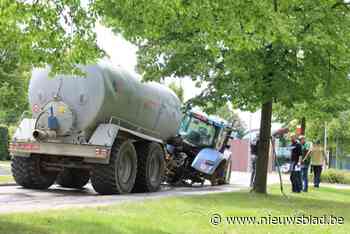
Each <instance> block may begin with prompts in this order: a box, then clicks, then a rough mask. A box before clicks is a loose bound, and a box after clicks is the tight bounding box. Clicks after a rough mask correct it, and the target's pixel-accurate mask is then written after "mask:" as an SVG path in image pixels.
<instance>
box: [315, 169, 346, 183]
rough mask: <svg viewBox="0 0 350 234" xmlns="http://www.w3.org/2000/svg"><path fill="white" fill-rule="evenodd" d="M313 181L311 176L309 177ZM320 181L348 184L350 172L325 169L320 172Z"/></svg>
mask: <svg viewBox="0 0 350 234" xmlns="http://www.w3.org/2000/svg"><path fill="white" fill-rule="evenodd" d="M310 180H311V181H313V175H311V176H310ZM321 181H322V182H325V183H331V184H350V172H349V171H344V170H337V169H327V170H324V171H322V174H321Z"/></svg>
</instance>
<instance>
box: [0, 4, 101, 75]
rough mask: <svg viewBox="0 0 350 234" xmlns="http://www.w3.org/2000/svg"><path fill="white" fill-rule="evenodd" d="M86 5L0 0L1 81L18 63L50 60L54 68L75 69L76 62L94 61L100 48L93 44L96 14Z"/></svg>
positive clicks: (54, 69)
mask: <svg viewBox="0 0 350 234" xmlns="http://www.w3.org/2000/svg"><path fill="white" fill-rule="evenodd" d="M86 2H87V3H88V2H89V1H86ZM89 8H90V4H89V3H88V4H82V3H81V1H75V0H64V1H63V0H62V1H61V0H55V1H45V0H35V1H13V0H2V1H1V2H0V76H1V77H0V79H1V80H0V81H3V79H4V75H5V74H11V73H12V72H13V71H14V70H16V69H17V68H18V66H22V67H23V66H27V68H29V69H30V68H31V67H32V66H45V65H47V64H50V65H52V71H53V72H62V71H64V72H72V71H78V70H77V68H76V67H75V66H74V65H75V64H77V63H83V64H86V63H89V62H94V61H95V59H96V58H97V57H99V56H101V55H102V52H101V50H99V49H98V47H97V46H96V38H95V33H94V26H95V20H96V15H94V13H93V11H92V10H89Z"/></svg>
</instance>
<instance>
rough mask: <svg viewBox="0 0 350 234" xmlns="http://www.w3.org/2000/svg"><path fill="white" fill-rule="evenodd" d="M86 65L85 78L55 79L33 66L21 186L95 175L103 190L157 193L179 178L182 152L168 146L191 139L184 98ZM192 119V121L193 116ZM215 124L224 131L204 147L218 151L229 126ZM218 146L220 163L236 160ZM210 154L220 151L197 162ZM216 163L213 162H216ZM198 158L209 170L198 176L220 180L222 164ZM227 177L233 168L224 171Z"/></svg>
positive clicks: (75, 183) (19, 164) (19, 167)
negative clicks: (174, 165) (178, 161)
mask: <svg viewBox="0 0 350 234" xmlns="http://www.w3.org/2000/svg"><path fill="white" fill-rule="evenodd" d="M80 68H81V69H82V71H83V72H85V74H86V77H76V76H64V75H57V76H56V77H55V78H50V77H49V72H50V70H49V69H48V68H47V69H34V70H33V72H32V78H31V80H30V84H29V103H30V107H31V110H32V115H31V117H30V118H23V119H22V121H21V123H20V125H19V126H18V128H17V130H16V132H15V134H14V137H13V139H12V142H11V144H10V152H11V155H12V174H13V177H14V179H15V181H16V182H17V184H19V185H21V186H23V187H25V188H31V189H46V188H48V187H50V186H51V185H52V184H53V183H55V182H56V183H57V184H59V185H60V186H62V187H68V188H77V189H79V188H82V187H84V186H85V185H86V184H87V183H88V181H89V180H91V184H92V186H93V188H94V189H95V191H96V192H98V193H99V194H121V193H129V192H153V191H157V190H158V189H159V188H160V184H161V182H163V181H172V176H174V175H173V174H171V173H170V174H169V171H170V170H169V169H167V167H168V166H167V165H168V164H169V160H170V161H176V159H174V160H171V159H172V158H176V155H175V153H173V151H168V149H169V148H171V146H172V145H169V142H173V141H174V139H178V138H179V137H180V139H183V140H184V141H181V144H183V142H187V141H186V140H185V138H186V137H185V136H182V135H181V134H179V129H181V127H180V125H183V124H182V123H181V121H182V120H183V117H182V116H183V115H182V113H181V109H180V108H181V103H180V101H179V99H178V98H177V96H176V95H175V94H174V93H173V92H172V91H171V90H170V89H168V88H167V87H165V86H162V85H160V84H158V83H154V82H148V83H142V82H140V81H139V79H138V78H137V77H135V76H134V75H131V74H130V73H128V72H126V71H124V70H123V69H121V68H113V67H112V66H110V65H108V64H104V63H99V64H97V65H89V66H81V67H80ZM190 115H192V114H190ZM185 116H186V117H187V118H186V121H188V116H189V115H188V114H187V113H185ZM208 124H209V123H208ZM209 125H210V126H212V127H213V130H212V131H216V130H215V129H217V131H218V132H215V133H214V132H213V133H212V134H214V135H213V139H211V140H212V144H211V145H207V146H206V147H205V148H208V147H211V148H213V147H214V148H215V147H216V146H217V144H218V143H217V142H216V140H215V139H217V138H218V137H219V136H221V135H222V132H223V130H224V129H225V127H224V126H219V127H214V125H213V123H211V124H209ZM201 126H202V128H203V126H204V127H205V124H202V125H201ZM187 130H188V131H189V132H190V133H191V134H192V135H193V134H195V132H193V131H192V132H191V131H190V130H191V129H187ZM204 130H205V129H204ZM197 134H199V133H197ZM219 134H221V135H219ZM199 137H201V136H199ZM177 142H179V141H178V140H177ZM221 142H224V140H221ZM225 142H227V141H225ZM191 145H192V146H193V147H194V148H196V149H197V150H199V149H201V148H202V146H201V145H194V144H193V143H191ZM220 147H221V148H225V147H222V146H220ZM219 151H220V150H219V149H218V155H216V156H214V157H216V158H217V163H218V164H217V165H216V166H214V167H215V168H216V167H217V168H223V166H222V165H223V162H228V161H229V160H228V158H227V157H226V158H225V156H224V154H223V151H221V152H219ZM191 152H193V150H192V151H191ZM198 152H199V151H198ZM183 153H184V152H183ZM173 154H174V155H173ZM219 154H220V155H219ZM194 157H196V155H194ZM194 157H193V160H194V159H195V158H194ZM208 157H213V156H208V155H207V154H205V155H202V156H201V157H200V158H201V159H203V160H204V161H203V160H200V158H197V159H196V162H197V164H198V163H200V162H202V161H203V162H205V163H208V162H209V161H208V160H209V159H208V160H206V158H208ZM193 160H192V161H193ZM214 161H215V160H212V161H211V162H210V163H211V164H213V165H214V164H215V163H214ZM196 162H193V165H192V169H193V170H196V166H198V168H197V169H199V170H201V171H202V172H198V176H199V177H201V178H203V179H211V178H212V177H213V175H214V174H215V175H216V177H217V175H218V174H217V173H215V168H214V169H213V167H212V166H211V171H210V172H209V171H207V173H209V174H206V172H205V171H204V172H203V168H204V166H203V165H204V164H203V165H199V164H198V165H195V163H196ZM170 164H171V163H170ZM219 164H220V165H219ZM226 164H227V165H228V163H226ZM226 164H225V165H226ZM229 165H231V164H229ZM200 168H202V169H200ZM208 169H209V168H208ZM172 171H173V172H174V169H172ZM221 171H222V172H221V174H222V173H224V171H226V170H223V169H221ZM175 172H176V168H175ZM175 174H176V173H175ZM225 176H226V177H227V173H226V175H223V174H222V175H221V177H222V178H224V177H225ZM197 181H198V180H197Z"/></svg>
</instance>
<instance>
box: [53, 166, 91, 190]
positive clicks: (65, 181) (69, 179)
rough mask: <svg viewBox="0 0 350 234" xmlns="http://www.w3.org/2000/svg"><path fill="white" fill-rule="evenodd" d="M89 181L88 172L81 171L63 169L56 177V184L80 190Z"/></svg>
mask: <svg viewBox="0 0 350 234" xmlns="http://www.w3.org/2000/svg"><path fill="white" fill-rule="evenodd" d="M89 179H90V172H89V171H88V170H83V169H72V168H65V169H64V170H63V171H62V172H60V173H59V174H58V176H57V179H56V183H57V184H59V185H60V186H62V187H66V188H76V189H81V188H82V187H84V186H85V185H86V184H87V183H88V182H89Z"/></svg>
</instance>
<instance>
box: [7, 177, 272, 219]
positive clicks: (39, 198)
mask: <svg viewBox="0 0 350 234" xmlns="http://www.w3.org/2000/svg"><path fill="white" fill-rule="evenodd" d="M249 177H250V175H249V173H240V172H233V173H232V179H231V184H229V185H222V186H210V185H204V186H194V187H170V186H167V185H163V186H162V188H161V190H160V191H159V192H155V193H134V194H127V195H112V196H101V195H98V194H97V193H95V191H94V190H93V189H92V187H91V185H90V184H88V185H87V186H86V187H85V189H84V190H73V189H65V188H62V187H59V186H57V185H54V186H52V187H50V188H49V189H48V190H40V191H39V190H30V189H24V188H22V187H20V186H17V185H11V186H8V185H7V186H0V204H1V205H0V213H12V212H30V211H38V210H48V209H61V208H68V207H76V208H82V207H90V206H104V205H111V204H118V203H121V202H127V201H132V202H139V201H143V200H145V199H161V198H165V197H171V196H188V195H205V194H209V193H220V192H232V191H238V190H241V189H244V188H248V184H249ZM276 181H277V177H276V175H272V176H269V183H276Z"/></svg>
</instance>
